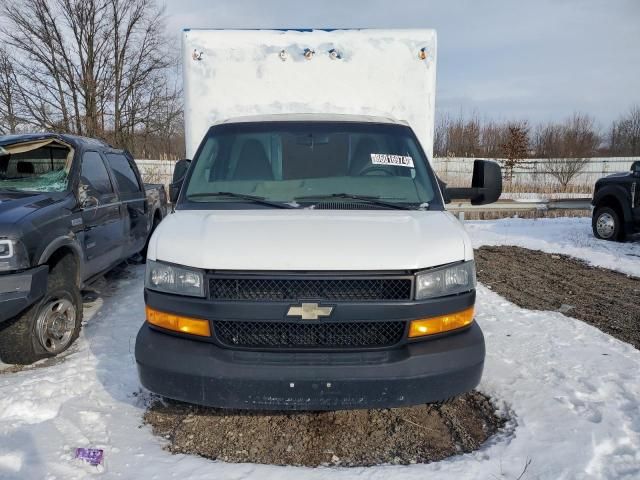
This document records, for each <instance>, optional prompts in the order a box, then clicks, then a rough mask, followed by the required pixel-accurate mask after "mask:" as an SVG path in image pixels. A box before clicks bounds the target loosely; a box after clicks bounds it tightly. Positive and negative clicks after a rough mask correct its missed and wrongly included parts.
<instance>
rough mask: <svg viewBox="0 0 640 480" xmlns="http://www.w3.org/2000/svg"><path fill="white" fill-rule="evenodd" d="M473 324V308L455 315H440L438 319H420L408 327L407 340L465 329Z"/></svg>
mask: <svg viewBox="0 0 640 480" xmlns="http://www.w3.org/2000/svg"><path fill="white" fill-rule="evenodd" d="M471 322H473V307H469V308H467V309H466V310H463V311H461V312H456V313H449V314H447V315H440V316H438V317H431V318H421V319H419V320H414V321H412V322H411V326H410V327H409V338H415V337H424V336H425V335H435V334H436V333H444V332H448V331H450V330H456V329H458V328H462V327H466V326H467V325H470V324H471Z"/></svg>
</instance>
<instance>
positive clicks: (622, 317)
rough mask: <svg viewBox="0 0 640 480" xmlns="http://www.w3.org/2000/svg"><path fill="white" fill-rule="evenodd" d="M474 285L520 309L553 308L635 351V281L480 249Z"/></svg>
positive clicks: (638, 296)
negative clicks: (476, 278) (493, 293)
mask: <svg viewBox="0 0 640 480" xmlns="http://www.w3.org/2000/svg"><path fill="white" fill-rule="evenodd" d="M475 258H476V267H477V271H478V281H479V282H481V283H483V284H484V285H487V286H489V287H490V288H491V289H492V290H493V291H494V292H496V293H498V294H499V295H501V296H503V297H505V298H506V299H507V300H509V301H511V302H513V303H515V304H516V305H519V306H521V307H523V308H527V309H531V310H555V311H560V312H562V313H564V314H565V315H567V316H570V317H574V318H577V319H579V320H582V321H584V322H587V323H589V324H591V325H593V326H595V327H597V328H599V329H600V330H602V331H603V332H606V333H608V334H609V335H611V336H613V337H615V338H617V339H619V340H622V341H623V342H627V343H630V344H631V345H633V346H634V347H635V348H637V349H640V279H638V278H635V277H630V276H627V275H624V274H622V273H617V272H614V271H611V270H606V269H603V268H596V267H592V266H589V265H587V264H586V263H584V262H582V261H580V260H576V259H573V258H571V257H567V256H564V255H555V254H549V253H543V252H540V251H537V250H528V249H525V248H520V247H507V246H500V247H481V248H479V249H477V250H476V252H475Z"/></svg>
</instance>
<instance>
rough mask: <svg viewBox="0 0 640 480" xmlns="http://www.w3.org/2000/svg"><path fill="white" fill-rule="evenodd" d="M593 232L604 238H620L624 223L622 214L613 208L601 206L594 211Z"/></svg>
mask: <svg viewBox="0 0 640 480" xmlns="http://www.w3.org/2000/svg"><path fill="white" fill-rule="evenodd" d="M591 225H592V227H593V234H594V235H595V236H596V238H600V239H602V240H620V239H621V232H622V225H621V223H620V216H619V215H618V212H616V211H615V210H614V209H613V208H610V207H599V208H596V210H595V212H594V213H593V219H592V221H591Z"/></svg>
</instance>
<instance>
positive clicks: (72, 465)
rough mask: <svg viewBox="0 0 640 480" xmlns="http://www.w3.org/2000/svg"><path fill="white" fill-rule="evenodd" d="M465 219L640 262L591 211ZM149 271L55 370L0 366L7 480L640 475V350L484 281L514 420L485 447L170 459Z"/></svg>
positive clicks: (533, 243)
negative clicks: (578, 215) (141, 371)
mask: <svg viewBox="0 0 640 480" xmlns="http://www.w3.org/2000/svg"><path fill="white" fill-rule="evenodd" d="M467 227H468V230H469V231H470V233H471V236H472V238H473V239H474V241H475V242H476V243H477V244H483V243H491V244H515V245H523V246H527V247H530V248H539V249H542V250H545V251H549V252H558V253H567V254H571V255H574V256H578V257H580V258H584V259H586V260H588V261H590V262H592V263H594V264H600V265H605V266H609V267H612V266H614V267H616V268H619V269H622V270H623V271H627V272H628V273H634V272H635V274H638V272H640V256H637V255H638V254H640V251H639V250H640V247H639V246H638V244H635V245H631V244H622V245H620V244H605V243H603V242H597V241H595V240H593V239H592V238H591V234H590V232H589V229H588V228H587V227H588V223H587V222H586V221H585V220H582V219H549V220H536V221H533V220H500V221H495V222H468V224H467ZM623 264H624V265H623ZM621 265H622V266H621ZM142 274H143V268H142V267H131V269H130V276H129V277H128V278H123V279H120V280H118V281H117V284H116V285H115V291H114V292H113V295H111V296H105V297H104V298H103V299H100V300H99V301H98V302H97V303H96V304H95V305H94V306H93V307H91V308H90V309H89V311H88V312H87V315H86V317H87V320H88V323H87V325H86V326H85V328H84V329H83V333H82V335H81V337H80V339H79V341H78V343H77V344H76V346H75V347H74V348H73V352H72V353H70V354H69V355H67V356H66V357H64V358H63V359H61V360H59V361H55V362H51V364H50V365H48V366H46V367H38V366H36V367H32V368H29V369H26V370H24V371H21V372H18V373H5V374H0V478H2V479H4V478H20V479H65V480H66V479H76V478H90V477H92V476H93V475H99V476H102V477H105V478H122V479H133V478H138V479H140V478H144V479H164V478H178V479H182V478H190V479H205V478H207V479H210V478H215V479H227V478H229V479H244V478H260V479H261V480H271V479H274V480H275V479H284V480H288V479H291V480H293V479H300V478H305V479H306V478H309V479H326V478H331V479H337V480H341V479H347V478H358V479H385V478H406V479H416V480H417V479H420V480H423V479H426V478H438V479H449V478H451V479H485V478H497V479H503V478H504V479H516V478H518V476H519V475H520V474H521V472H522V470H523V469H524V467H525V465H526V464H527V462H529V461H530V465H529V466H528V468H527V472H526V473H525V475H524V476H523V477H522V478H524V479H538V478H541V479H592V478H593V479H596V478H611V479H614V478H615V479H619V478H629V479H632V478H633V479H637V478H640V376H639V374H638V372H639V371H640V352H639V351H637V350H635V349H634V348H633V347H631V346H629V345H627V344H625V343H623V342H620V341H618V340H616V339H614V338H612V337H610V336H608V335H606V334H604V333H602V332H600V331H599V330H597V329H595V328H593V327H591V326H589V325H587V324H585V323H583V322H580V321H578V320H574V319H572V318H568V317H565V316H563V315H562V314H560V313H555V312H540V311H529V310H524V309H521V308H519V307H517V306H515V305H513V304H511V303H509V302H507V301H506V300H504V299H503V298H501V297H499V296H498V295H496V294H495V293H493V292H491V291H490V290H488V289H486V288H484V287H482V286H480V287H479V292H478V315H477V320H478V322H479V323H480V325H481V326H482V329H483V330H484V332H485V336H486V341H487V361H486V368H485V373H484V376H483V380H482V383H481V385H480V390H481V391H483V392H485V393H488V394H489V395H491V396H492V397H493V398H494V399H495V400H496V402H497V404H498V405H499V407H500V409H502V410H503V411H505V412H507V411H508V412H509V414H510V415H511V416H512V418H513V420H512V421H511V422H510V423H509V425H508V427H507V428H506V430H505V431H504V432H503V433H501V434H499V435H497V436H496V437H494V438H493V439H492V440H491V441H490V442H488V444H487V445H485V446H484V447H483V448H481V449H480V450H479V451H477V452H474V453H470V454H465V455H460V456H457V457H454V458H451V459H449V460H445V461H442V462H437V463H433V464H428V465H411V466H380V467H372V468H354V469H346V468H337V469H334V468H331V469H330V468H318V469H308V468H295V467H273V466H262V465H251V464H226V463H223V462H213V461H209V460H205V459H202V458H197V457H190V456H184V455H171V454H170V453H167V452H165V451H164V450H162V446H163V441H162V440H161V439H158V438H156V437H154V436H153V435H152V434H151V431H150V429H149V427H146V426H141V420H142V415H143V412H144V409H145V402H146V401H148V396H147V395H146V394H144V393H141V392H140V387H139V384H138V380H137V376H136V370H135V362H134V357H133V345H134V340H135V335H136V332H137V330H138V328H139V326H140V324H141V323H142V321H143V300H142V281H143V280H142V279H143V275H142ZM211 434H212V435H215V432H211ZM257 441H259V439H257ZM76 447H97V448H102V449H104V450H105V458H106V460H105V463H104V466H103V467H91V466H88V465H85V464H82V463H80V462H79V461H77V460H74V459H73V452H74V449H75V448H76Z"/></svg>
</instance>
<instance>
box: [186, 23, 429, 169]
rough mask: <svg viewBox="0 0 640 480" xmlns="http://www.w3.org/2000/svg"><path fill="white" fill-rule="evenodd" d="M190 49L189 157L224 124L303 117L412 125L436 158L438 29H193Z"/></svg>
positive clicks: (188, 41) (188, 39)
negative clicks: (216, 126)
mask: <svg viewBox="0 0 640 480" xmlns="http://www.w3.org/2000/svg"><path fill="white" fill-rule="evenodd" d="M182 45H183V68H184V92H185V93H184V97H185V128H186V148H187V156H188V157H189V158H191V157H192V156H193V154H194V153H195V151H196V149H197V147H198V145H199V143H200V141H201V140H202V137H203V136H204V134H205V133H206V131H207V130H208V129H209V127H211V125H213V124H215V123H220V122H223V121H225V120H228V119H231V118H234V117H246V116H254V118H256V120H254V121H263V120H264V121H266V120H274V121H278V119H276V118H271V117H270V118H264V117H261V116H262V115H271V114H301V113H316V114H324V115H326V116H327V118H325V119H319V118H318V117H315V116H314V117H313V118H312V119H311V118H309V120H315V121H322V120H325V121H335V120H338V121H339V120H342V121H364V122H370V121H374V122H378V123H380V122H384V123H387V122H393V121H394V119H395V120H398V121H406V122H407V123H408V124H409V125H410V126H411V127H412V128H413V129H414V131H415V132H416V135H417V136H418V138H419V139H420V141H421V143H422V145H423V147H424V149H425V151H426V152H427V154H428V155H429V157H431V154H432V150H433V128H434V115H435V76H436V33H435V31H434V30H428V29H407V30H402V29H397V30H395V29H393V30H370V29H369V30H368V29H363V30H185V31H184V32H183V42H182ZM333 114H348V115H356V116H366V117H367V118H365V117H360V119H358V120H356V118H355V117H351V118H352V119H349V120H345V118H346V117H340V118H336V117H334V115H333ZM256 116H257V117H256ZM372 117H378V118H375V119H373V120H372ZM300 120H305V119H304V118H300ZM234 121H248V120H246V119H244V120H240V119H239V118H236V119H235V120H234ZM280 121H286V120H280Z"/></svg>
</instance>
